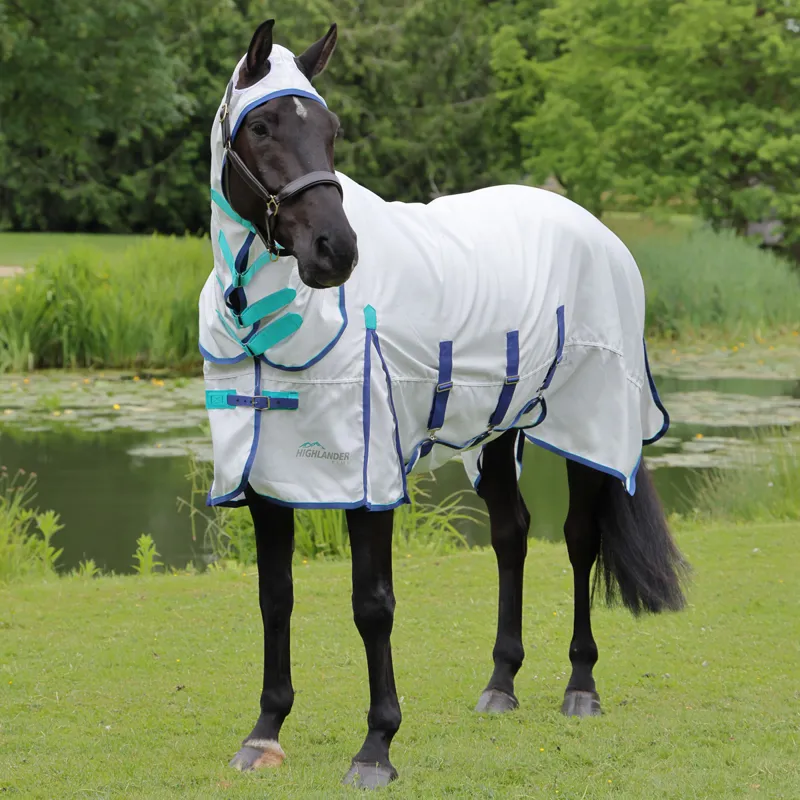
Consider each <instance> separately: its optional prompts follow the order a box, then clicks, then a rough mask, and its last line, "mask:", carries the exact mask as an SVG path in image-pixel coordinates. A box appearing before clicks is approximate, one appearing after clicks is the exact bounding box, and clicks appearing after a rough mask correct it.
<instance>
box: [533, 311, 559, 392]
mask: <svg viewBox="0 0 800 800" xmlns="http://www.w3.org/2000/svg"><path fill="white" fill-rule="evenodd" d="M556 324H557V325H558V345H557V346H556V357H555V358H554V359H553V363H552V364H551V365H550V369H548V370H547V375H545V378H544V383H543V384H542V385H541V387H540V388H539V391H540V392H543V391H544V390H545V389H547V388H548V387H549V386H550V384H551V383H552V382H553V377H554V376H555V374H556V367H557V366H558V365H559V363H561V357H562V356H563V355H564V306H559V307H558V308H557V309H556Z"/></svg>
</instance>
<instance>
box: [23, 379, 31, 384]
mask: <svg viewBox="0 0 800 800" xmlns="http://www.w3.org/2000/svg"><path fill="white" fill-rule="evenodd" d="M22 382H23V383H30V382H31V379H30V378H23V379H22Z"/></svg>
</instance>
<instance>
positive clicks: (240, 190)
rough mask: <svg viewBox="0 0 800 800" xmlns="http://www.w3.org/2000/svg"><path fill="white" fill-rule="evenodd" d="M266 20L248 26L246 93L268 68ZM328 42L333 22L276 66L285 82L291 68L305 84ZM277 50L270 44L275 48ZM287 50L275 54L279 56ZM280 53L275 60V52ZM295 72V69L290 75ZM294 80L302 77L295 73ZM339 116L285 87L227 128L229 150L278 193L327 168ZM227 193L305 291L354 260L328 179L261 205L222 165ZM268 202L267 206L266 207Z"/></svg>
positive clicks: (343, 274) (336, 281)
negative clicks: (293, 268)
mask: <svg viewBox="0 0 800 800" xmlns="http://www.w3.org/2000/svg"><path fill="white" fill-rule="evenodd" d="M273 24H274V20H268V21H267V22H264V23H263V24H262V25H260V26H259V28H258V29H257V30H256V32H255V34H254V35H253V39H252V41H251V42H250V47H249V48H248V50H247V56H246V57H245V59H244V61H243V62H242V66H241V68H240V70H239V74H238V76H234V81H235V88H236V89H237V90H246V89H248V88H250V87H253V86H255V84H257V83H258V82H259V81H261V80H263V79H264V78H265V77H266V76H267V75H268V74H269V73H270V70H271V68H272V66H273V65H272V64H271V62H270V54H272V52H273V45H272V27H273ZM335 47H336V26H335V25H333V26H332V27H331V29H330V30H329V31H328V33H327V34H325V36H323V37H322V38H321V39H320V40H319V41H318V42H315V43H314V44H312V45H311V47H309V48H308V50H306V51H305V52H304V53H303V54H302V55H300V56H297V57H296V58H294V59H293V63H292V64H289V65H288V66H287V64H286V63H285V58H284V63H283V64H282V65H281V69H283V70H288V76H289V79H291V73H292V71H293V70H295V69H296V70H298V71H299V73H302V76H305V78H307V79H308V81H311V80H312V79H313V78H314V77H315V76H317V75H319V73H320V72H322V70H323V69H325V67H326V65H327V63H328V60H329V59H330V57H331V55H332V53H333V50H334V48H335ZM276 50H277V48H276ZM286 52H287V51H282V53H283V56H285V54H286ZM283 56H282V57H283ZM295 74H297V73H295ZM298 78H299V79H300V80H301V81H302V80H303V79H302V77H301V76H299V75H298ZM338 130H339V120H338V118H337V117H336V115H335V114H333V113H331V112H330V111H328V109H327V108H326V107H325V105H324V104H323V103H322V102H316V101H315V100H314V99H309V98H308V97H303V96H299V95H295V94H291V92H289V93H287V94H286V95H284V96H279V97H275V98H273V99H270V100H268V101H267V102H265V103H261V104H258V105H256V106H255V107H254V108H253V109H252V110H250V111H248V112H247V114H246V115H245V116H244V118H243V119H242V120H241V121H240V122H239V123H238V124H237V126H236V128H235V129H234V131H233V137H234V138H233V141H232V144H231V147H232V150H233V151H234V153H235V154H236V155H238V156H239V158H240V159H241V161H243V162H244V165H245V166H246V167H247V168H248V169H249V171H250V172H251V173H252V175H253V176H254V177H255V178H256V179H257V180H258V182H259V183H260V184H261V187H263V189H265V190H266V193H267V194H269V195H275V196H278V195H279V194H280V192H281V190H283V189H285V188H286V187H289V185H290V184H292V182H293V181H296V180H298V179H302V178H305V177H314V176H313V175H312V173H317V172H321V173H327V174H328V175H329V177H332V176H330V173H332V172H333V146H334V140H335V138H336V135H337V133H338ZM228 172H229V175H228V194H229V198H228V199H229V201H230V203H231V205H232V206H233V208H234V209H235V210H236V212H237V213H239V214H240V215H241V216H242V217H244V218H245V219H247V220H249V221H250V222H252V223H253V224H254V225H255V226H256V228H257V229H258V230H259V232H260V233H261V235H262V237H263V238H264V239H265V241H267V242H270V241H271V240H272V239H273V237H274V240H276V241H277V242H279V243H280V245H281V246H282V247H283V248H285V249H286V250H287V251H288V252H289V253H291V254H292V255H294V256H295V258H296V259H297V264H298V269H299V272H300V278H301V280H302V281H303V283H305V284H307V285H308V286H310V287H311V288H313V289H322V288H327V287H330V286H339V285H340V284H342V283H344V282H345V281H346V280H347V279H348V278H349V277H350V274H351V272H352V271H353V268H354V267H355V265H356V263H357V262H358V248H357V243H356V234H355V232H354V231H353V229H352V228H351V227H350V223H349V222H348V221H347V217H346V216H345V213H344V208H343V206H342V195H341V191H340V188H339V187H338V186H337V185H334V184H333V183H330V182H327V183H326V182H324V176H322V177H323V182H312V183H311V185H310V186H308V187H307V188H302V189H301V190H300V191H298V192H297V193H294V194H291V195H290V196H289V197H288V198H286V199H283V200H282V201H281V202H280V206H279V210H278V212H277V214H275V215H274V216H272V217H271V218H270V214H271V213H272V211H274V208H275V206H274V204H272V203H268V202H267V200H266V199H265V198H264V196H263V194H264V193H263V192H261V193H259V192H258V191H256V189H254V188H253V187H252V186H251V185H249V184H248V181H247V180H246V179H245V178H243V177H242V174H241V172H242V170H240V169H239V170H237V169H232V168H231V167H230V166H228ZM270 206H272V208H270Z"/></svg>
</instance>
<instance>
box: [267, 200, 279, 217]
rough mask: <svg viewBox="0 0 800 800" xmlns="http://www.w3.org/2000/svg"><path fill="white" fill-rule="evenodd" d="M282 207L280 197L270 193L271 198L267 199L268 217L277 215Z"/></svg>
mask: <svg viewBox="0 0 800 800" xmlns="http://www.w3.org/2000/svg"><path fill="white" fill-rule="evenodd" d="M280 207H281V204H280V203H279V202H278V198H277V197H275V195H274V194H273V195H270V197H269V200H267V218H270V217H275V216H277V215H278V209H279V208H280Z"/></svg>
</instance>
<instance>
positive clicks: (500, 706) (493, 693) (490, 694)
mask: <svg viewBox="0 0 800 800" xmlns="http://www.w3.org/2000/svg"><path fill="white" fill-rule="evenodd" d="M515 708H519V701H518V700H517V698H516V697H514V695H513V694H506V693H505V692H501V691H500V690H499V689H487V690H486V691H485V692H484V693H483V694H482V695H481V699H480V700H478V705H476V706H475V710H476V711H479V712H480V713H481V714H503V713H505V712H506V711H513V710H514V709H515Z"/></svg>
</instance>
